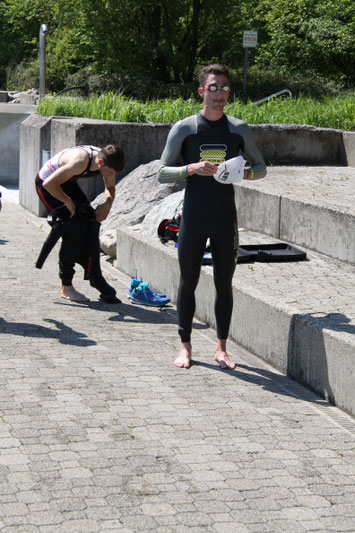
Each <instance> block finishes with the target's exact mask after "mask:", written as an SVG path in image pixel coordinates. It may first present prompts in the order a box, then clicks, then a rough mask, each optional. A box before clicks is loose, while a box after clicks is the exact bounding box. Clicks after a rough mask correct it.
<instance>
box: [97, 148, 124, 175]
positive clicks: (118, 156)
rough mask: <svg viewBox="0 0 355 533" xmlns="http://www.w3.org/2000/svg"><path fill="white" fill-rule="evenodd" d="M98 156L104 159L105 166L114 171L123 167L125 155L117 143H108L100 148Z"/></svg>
mask: <svg viewBox="0 0 355 533" xmlns="http://www.w3.org/2000/svg"><path fill="white" fill-rule="evenodd" d="M99 157H100V158H102V159H103V160H104V165H105V167H109V168H112V169H113V170H114V171H115V172H121V171H122V170H123V169H124V167H125V156H124V153H123V151H122V149H121V148H120V147H119V146H117V144H108V145H107V146H105V147H104V148H101V150H100V152H99Z"/></svg>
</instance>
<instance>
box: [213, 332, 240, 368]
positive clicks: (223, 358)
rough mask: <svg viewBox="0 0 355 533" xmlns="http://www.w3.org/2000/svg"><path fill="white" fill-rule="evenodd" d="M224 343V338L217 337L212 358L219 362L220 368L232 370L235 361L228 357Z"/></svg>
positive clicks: (225, 342)
mask: <svg viewBox="0 0 355 533" xmlns="http://www.w3.org/2000/svg"><path fill="white" fill-rule="evenodd" d="M226 344H227V340H226V339H218V341H217V346H216V355H215V356H214V360H215V361H216V363H218V364H219V366H220V367H221V368H222V370H234V369H235V363H233V361H231V360H230V359H229V355H228V354H227V350H226Z"/></svg>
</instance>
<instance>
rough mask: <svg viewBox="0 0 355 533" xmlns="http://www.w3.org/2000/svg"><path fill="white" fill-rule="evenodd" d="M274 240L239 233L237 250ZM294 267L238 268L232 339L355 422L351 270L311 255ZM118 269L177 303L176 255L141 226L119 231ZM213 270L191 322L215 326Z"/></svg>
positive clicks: (206, 274) (206, 272)
mask: <svg viewBox="0 0 355 533" xmlns="http://www.w3.org/2000/svg"><path fill="white" fill-rule="evenodd" d="M269 242H277V240H276V239H274V238H271V237H268V236H265V235H264V234H258V233H255V232H249V231H243V230H241V231H240V244H241V245H242V244H258V243H269ZM306 251H307V255H308V260H307V261H301V262H294V263H251V264H238V266H237V269H236V273H235V276H234V281H233V293H234V310H233V317H232V324H231V330H230V336H231V338H233V339H234V340H235V341H236V342H238V343H239V344H240V345H242V346H243V347H245V348H246V349H248V350H250V351H251V352H253V353H254V354H256V355H257V356H259V357H261V358H262V359H264V360H265V361H267V362H268V363H270V364H272V365H273V366H274V367H276V368H277V369H279V370H280V371H281V372H283V373H284V374H286V375H288V376H290V377H291V378H293V379H294V380H296V381H297V382H299V383H301V384H303V385H305V386H307V387H308V388H310V389H311V390H313V391H315V392H317V393H318V394H320V395H321V396H322V397H324V398H326V399H327V400H329V401H330V402H332V403H334V404H335V405H337V406H338V407H340V408H342V409H344V410H345V411H347V412H348V413H350V414H352V415H353V416H355V386H354V385H355V383H354V378H355V269H354V266H353V265H350V264H347V263H344V262H342V261H339V260H336V259H333V258H330V257H328V256H326V255H322V254H319V253H317V252H314V251H309V250H306ZM116 266H117V268H118V269H119V270H121V271H123V272H125V273H126V274H129V275H130V274H132V272H133V269H137V273H138V276H140V277H142V278H143V279H144V280H145V281H149V282H150V284H151V287H152V289H153V290H156V291H157V292H163V293H165V294H167V296H168V297H169V298H171V300H172V301H173V302H176V296H177V290H178V284H179V267H178V262H177V250H176V248H174V246H172V245H171V244H168V245H163V244H161V243H160V241H159V239H158V238H154V237H147V236H142V234H140V232H139V227H135V228H132V227H131V228H121V229H118V230H117V259H116ZM213 306H214V283H213V276H212V268H211V267H202V271H201V277H200V281H199V285H198V288H197V291H196V317H197V318H198V319H199V320H201V321H203V322H206V323H208V324H209V325H211V326H212V327H215V319H214V310H213Z"/></svg>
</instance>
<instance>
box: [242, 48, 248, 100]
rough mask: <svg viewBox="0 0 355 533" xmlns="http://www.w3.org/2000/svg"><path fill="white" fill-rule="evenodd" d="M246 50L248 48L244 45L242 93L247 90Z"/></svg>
mask: <svg viewBox="0 0 355 533" xmlns="http://www.w3.org/2000/svg"><path fill="white" fill-rule="evenodd" d="M248 50H249V48H248V47H247V46H246V47H245V60H244V80H243V94H244V95H245V94H246V92H247V70H248Z"/></svg>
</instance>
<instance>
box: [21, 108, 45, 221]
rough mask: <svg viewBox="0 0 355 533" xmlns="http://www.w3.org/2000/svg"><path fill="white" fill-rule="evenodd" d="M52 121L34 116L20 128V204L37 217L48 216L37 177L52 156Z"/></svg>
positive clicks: (40, 116)
mask: <svg viewBox="0 0 355 533" xmlns="http://www.w3.org/2000/svg"><path fill="white" fill-rule="evenodd" d="M14 105H16V104H14ZM51 121H52V117H44V116H42V115H37V114H34V115H30V116H29V117H28V118H27V119H26V120H25V121H24V122H23V124H22V125H21V128H20V177H19V189H20V190H19V202H20V204H21V205H22V206H23V207H25V208H26V209H28V210H29V211H31V212H32V213H34V214H35V215H37V216H45V214H46V210H45V208H44V206H43V204H42V203H41V202H40V200H39V198H38V195H37V193H36V190H35V177H36V174H37V172H38V171H39V169H40V168H41V166H42V164H43V163H44V162H45V159H48V157H49V156H50V149H51Z"/></svg>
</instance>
